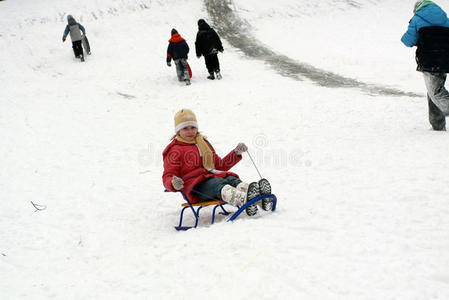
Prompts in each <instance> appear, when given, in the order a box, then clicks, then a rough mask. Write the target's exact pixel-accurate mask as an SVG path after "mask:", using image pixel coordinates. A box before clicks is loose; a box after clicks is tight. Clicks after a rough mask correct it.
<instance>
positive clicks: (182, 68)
mask: <svg viewBox="0 0 449 300" xmlns="http://www.w3.org/2000/svg"><path fill="white" fill-rule="evenodd" d="M168 42H169V44H168V48H167V66H169V67H171V60H172V59H173V61H174V62H175V65H176V74H177V76H178V80H179V81H184V82H185V83H186V85H189V84H190V76H189V69H188V68H189V67H188V64H187V58H188V57H187V55H188V54H189V45H187V42H186V41H185V40H184V39H183V38H182V37H181V35H180V34H179V33H178V31H177V30H176V29H174V28H173V29H172V30H171V38H170V39H169V40H168Z"/></svg>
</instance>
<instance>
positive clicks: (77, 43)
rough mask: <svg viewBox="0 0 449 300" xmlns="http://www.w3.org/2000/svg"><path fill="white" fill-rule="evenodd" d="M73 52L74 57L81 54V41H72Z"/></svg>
mask: <svg viewBox="0 0 449 300" xmlns="http://www.w3.org/2000/svg"><path fill="white" fill-rule="evenodd" d="M72 48H73V53H75V57H80V56H82V55H83V46H82V45H81V41H74V42H72Z"/></svg>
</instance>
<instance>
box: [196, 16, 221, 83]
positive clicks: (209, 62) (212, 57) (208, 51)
mask: <svg viewBox="0 0 449 300" xmlns="http://www.w3.org/2000/svg"><path fill="white" fill-rule="evenodd" d="M195 50H196V56H197V57H198V58H200V57H201V55H203V56H204V62H205V63H206V68H207V71H208V72H209V76H208V77H207V78H208V79H211V80H213V79H215V76H214V73H215V75H217V79H221V78H222V77H221V73H220V62H219V61H218V55H217V54H218V52H223V45H222V43H221V40H220V37H219V36H218V34H217V32H216V31H215V30H214V29H213V28H211V27H210V26H209V24H207V23H206V21H204V20H203V19H199V20H198V33H197V34H196V41H195Z"/></svg>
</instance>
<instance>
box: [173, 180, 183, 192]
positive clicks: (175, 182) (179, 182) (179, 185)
mask: <svg viewBox="0 0 449 300" xmlns="http://www.w3.org/2000/svg"><path fill="white" fill-rule="evenodd" d="M171 185H172V186H173V187H174V188H175V190H178V191H179V190H180V189H182V188H183V187H184V180H182V178H179V177H178V176H173V178H172V179H171Z"/></svg>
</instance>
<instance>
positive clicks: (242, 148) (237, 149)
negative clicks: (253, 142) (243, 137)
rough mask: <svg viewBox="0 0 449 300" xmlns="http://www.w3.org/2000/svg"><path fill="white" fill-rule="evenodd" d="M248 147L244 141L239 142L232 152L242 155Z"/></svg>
mask: <svg viewBox="0 0 449 300" xmlns="http://www.w3.org/2000/svg"><path fill="white" fill-rule="evenodd" d="M247 150H248V147H247V146H246V145H245V144H244V143H239V144H238V145H237V147H235V149H234V152H235V154H237V155H242V153H243V152H246V151H247Z"/></svg>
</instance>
